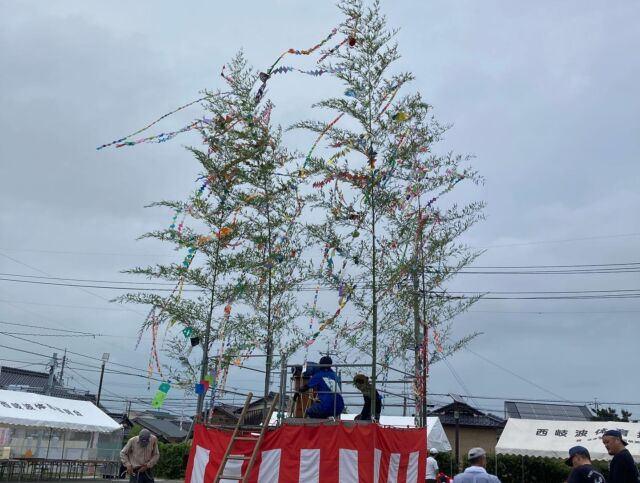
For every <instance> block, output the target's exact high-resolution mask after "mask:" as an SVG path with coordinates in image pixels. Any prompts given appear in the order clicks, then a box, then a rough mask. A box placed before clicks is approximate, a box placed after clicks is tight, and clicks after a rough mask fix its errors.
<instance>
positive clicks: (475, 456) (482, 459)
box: [453, 448, 500, 483]
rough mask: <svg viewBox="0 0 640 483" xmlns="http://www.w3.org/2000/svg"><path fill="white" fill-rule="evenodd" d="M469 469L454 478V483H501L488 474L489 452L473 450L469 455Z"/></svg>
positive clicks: (479, 449) (495, 477)
mask: <svg viewBox="0 0 640 483" xmlns="http://www.w3.org/2000/svg"><path fill="white" fill-rule="evenodd" d="M467 457H468V459H469V465H470V466H469V467H468V468H467V469H465V470H464V472H463V473H460V474H457V475H456V476H454V477H453V483H500V480H499V479H498V477H497V476H494V475H490V474H489V473H487V470H486V468H487V452H486V451H485V450H484V449H482V448H471V449H470V450H469V453H468V454H467Z"/></svg>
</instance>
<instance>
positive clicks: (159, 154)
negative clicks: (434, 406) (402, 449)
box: [0, 0, 640, 417]
mask: <svg viewBox="0 0 640 483" xmlns="http://www.w3.org/2000/svg"><path fill="white" fill-rule="evenodd" d="M383 8H384V11H385V12H386V13H387V15H388V19H389V22H390V24H391V25H392V26H397V27H399V28H400V29H401V30H400V33H399V35H398V40H399V42H400V50H401V52H402V54H403V58H402V60H401V62H400V66H399V67H401V68H403V69H408V70H412V71H413V72H414V73H415V75H416V77H417V80H416V82H415V83H414V84H413V86H412V88H413V89H416V90H419V91H420V92H421V93H422V94H423V95H424V97H425V98H426V99H427V100H428V101H429V102H430V103H431V104H432V105H434V107H435V114H436V116H437V118H438V119H439V120H440V121H442V122H444V123H450V124H452V125H453V128H452V129H451V131H450V132H449V133H448V135H447V138H446V141H445V142H444V143H443V144H442V146H441V149H442V150H445V149H454V150H456V151H457V152H460V153H473V154H475V155H476V157H477V158H476V160H475V161H474V164H475V166H476V167H477V168H478V169H479V170H480V172H481V173H482V174H483V175H484V177H485V178H486V181H487V182H486V185H485V186H483V187H481V188H479V189H475V190H473V191H469V190H461V191H460V192H459V194H457V195H456V196H460V197H461V201H465V200H469V199H483V200H485V201H486V202H487V203H488V206H487V209H486V215H487V220H486V221H485V222H483V223H481V224H479V225H477V226H476V227H475V228H473V230H471V231H470V232H469V233H468V235H467V236H466V237H465V241H466V242H467V243H468V244H469V245H471V246H473V247H482V248H486V249H487V250H486V253H485V254H484V255H483V256H482V257H481V258H480V259H479V260H478V262H476V265H480V266H512V265H513V266H523V265H527V266H528V265H571V264H614V263H630V262H640V256H638V254H637V251H638V242H639V241H640V219H639V217H638V216H637V214H636V210H637V207H638V205H639V204H640V194H639V191H638V189H637V184H638V181H639V180H640V167H639V164H638V163H637V154H638V152H639V148H640V136H638V122H637V118H638V114H639V113H640V100H639V99H640V98H639V96H638V95H637V85H638V79H639V77H640V59H639V58H638V56H637V55H634V52H635V50H636V49H637V46H638V45H639V41H640V32H638V29H637V26H636V19H637V18H638V17H639V14H640V4H638V2H636V1H632V0H621V1H618V2H606V3H603V2H599V1H595V0H594V1H591V0H588V1H584V0H580V1H577V0H576V1H563V2H558V1H553V0H546V1H539V2H508V1H506V0H502V1H485V2H477V1H473V0H467V1H458V2H448V1H444V0H431V1H427V2H418V1H412V2H409V1H404V2H390V1H386V2H383ZM340 20H341V19H340V17H339V13H338V11H337V10H336V9H335V7H334V6H333V4H332V2H312V3H309V2H295V1H293V0H281V1H272V2H258V1H247V2H235V3H233V2H205V1H197V2H181V3H180V4H178V3H176V2H168V1H154V2H152V1H138V2H125V1H110V2H97V1H87V0H81V1H80V0H78V1H70V0H60V1H56V2H38V1H24V0H23V1H9V0H0V106H1V111H0V204H1V206H2V209H0V272H1V273H3V274H17V275H43V276H45V275H46V276H57V277H69V278H87V279H104V280H124V279H125V276H123V275H121V274H120V273H119V272H120V271H121V270H123V269H125V268H128V267H131V266H132V265H134V264H144V263H147V262H156V261H170V260H175V255H174V254H172V253H171V252H170V251H168V250H167V248H166V247H162V246H159V245H157V244H154V243H152V242H137V241H135V239H136V237H137V236H139V235H140V234H141V233H143V232H145V231H147V230H149V229H154V228H159V227H163V226H165V225H167V224H168V223H169V222H170V214H168V213H165V212H162V211H158V210H148V209H144V208H143V207H144V205H145V204H148V203H149V202H152V201H154V200H159V199H163V198H177V199H182V198H184V197H185V196H186V194H187V193H188V192H189V191H190V190H192V189H193V187H194V178H195V176H196V174H197V172H198V170H197V165H196V163H195V161H194V159H193V158H192V157H191V156H190V155H189V154H188V153H187V152H186V151H184V149H183V148H182V145H184V144H188V143H189V142H192V141H193V140H194V139H195V138H189V137H188V136H184V137H181V138H178V139H175V140H173V141H172V142H168V143H164V144H160V145H142V146H138V147H135V148H125V149H117V150H115V149H112V150H103V151H96V150H95V147H96V146H98V145H100V144H103V143H105V142H109V141H111V140H113V139H116V138H118V137H120V136H122V135H125V134H128V133H129V132H132V131H134V130H136V129H138V128H139V127H142V126H144V125H146V124H147V123H148V122H150V121H152V120H154V119H155V118H157V117H159V116H160V115H162V114H164V113H165V112H168V111H170V110H172V109H173V108H175V107H177V106H179V105H181V104H183V103H186V102H188V101H190V100H193V99H195V98H197V97H198V92H199V91H200V90H201V89H203V88H211V89H214V88H216V87H220V86H221V82H220V81H221V79H220V77H219V72H220V68H221V65H222V64H223V63H224V62H226V61H227V60H228V59H229V58H230V57H231V56H232V55H233V54H234V53H235V52H236V51H237V50H238V49H239V48H243V49H244V50H245V53H246V55H247V57H248V59H249V61H250V62H251V63H252V64H253V65H254V66H256V67H257V68H264V67H266V66H268V65H270V64H271V63H272V62H273V60H274V59H275V58H276V57H277V56H278V55H279V54H280V53H281V52H282V51H283V50H284V49H286V48H289V47H295V48H306V47H310V46H312V45H314V44H315V43H316V42H317V41H318V40H319V39H321V38H323V37H324V36H325V35H326V33H327V32H328V31H329V30H330V29H331V28H332V27H333V26H335V25H337V24H338V23H339V22H340ZM292 62H294V61H292ZM312 62H313V61H312V60H308V59H295V64H296V65H300V66H301V67H302V66H307V65H311V64H312ZM269 87H270V97H271V99H272V100H273V101H274V103H275V104H276V111H275V113H274V120H275V121H276V122H279V123H282V124H283V125H287V124H289V123H290V122H292V121H294V120H296V119H299V118H301V117H308V116H310V115H311V116H317V115H318V114H316V113H313V112H312V111H311V110H310V106H311V104H312V103H313V102H314V101H316V100H318V99H320V98H321V97H322V96H323V95H328V94H330V93H331V92H332V89H333V88H334V87H335V86H333V85H331V84H330V83H327V82H326V81H325V80H324V79H323V78H320V79H317V78H311V77H306V76H296V75H294V74H289V75H287V76H282V77H281V78H279V79H278V81H277V82H272V83H270V86H269ZM199 114H201V112H200V110H199V109H198V108H197V107H194V108H193V109H190V110H187V111H183V112H181V113H180V114H178V115H176V116H173V117H171V118H169V119H167V120H165V121H164V122H163V123H162V124H161V125H159V127H158V129H157V130H155V131H153V132H154V133H157V132H161V131H168V130H171V129H174V128H180V127H182V126H183V125H185V124H187V123H188V122H189V120H191V119H192V118H193V117H195V116H197V115H199ZM289 141H290V142H291V143H292V144H293V145H294V146H295V147H299V148H300V149H308V143H307V144H300V145H298V146H296V142H297V141H299V139H296V138H295V137H294V138H289ZM3 277H4V278H7V277H6V276H4V275H3ZM14 278H15V277H14ZM639 278H640V277H639V275H638V273H635V272H630V273H614V274H578V275H531V274H520V275H487V274H476V275H471V274H468V275H461V276H460V277H459V279H458V281H457V282H456V284H455V288H456V289H458V290H464V291H527V292H531V291H581V290H623V289H624V290H636V292H635V293H636V294H640V280H639ZM114 295H115V292H113V291H107V290H99V289H91V290H85V289H78V288H68V287H55V286H44V285H34V284H25V283H15V282H9V281H2V280H0V321H1V322H4V325H0V330H1V331H2V332H8V333H11V334H13V335H18V334H17V333H25V334H29V333H32V332H37V331H38V330H37V329H30V328H28V327H20V326H15V325H8V324H7V322H8V323H18V324H32V325H41V326H48V327H56V328H63V329H72V330H86V331H87V332H91V333H101V334H107V335H109V337H98V338H95V339H91V338H86V337H82V338H72V337H46V338H43V337H35V336H29V335H24V336H23V335H19V336H20V337H25V338H27V339H32V340H35V341H38V342H40V343H44V344H49V345H52V346H55V347H60V348H63V347H66V348H68V349H69V350H72V351H75V352H78V353H82V354H87V355H92V356H95V357H98V358H99V357H100V356H101V355H102V353H103V352H110V353H111V360H112V361H114V362H117V363H120V364H126V365H130V366H133V367H136V368H140V369H144V368H145V367H146V365H147V359H148V353H149V338H148V337H145V338H144V340H143V343H142V344H141V346H140V348H139V349H138V350H137V351H134V345H135V340H136V333H137V330H138V328H139V326H140V323H141V322H142V320H143V318H144V310H143V309H142V308H136V307H131V308H123V307H121V306H114V305H113V304H110V303H108V302H107V301H108V300H109V299H110V298H112V297H113V296H114ZM508 296H511V295H508ZM639 314H640V301H639V299H638V298H628V299H593V300H584V299H583V300H490V299H487V300H483V301H481V302H479V303H478V304H477V305H476V306H475V307H474V308H473V309H472V310H471V311H470V312H469V313H468V314H465V315H463V316H460V317H459V318H458V319H457V320H456V321H455V327H456V329H455V331H456V333H457V334H459V335H462V334H465V333H468V332H470V331H481V332H482V333H483V334H482V335H481V336H480V337H479V338H478V339H476V340H475V341H474V342H473V343H472V344H471V345H470V347H469V349H470V351H463V352H460V353H458V354H456V355H455V356H453V357H452V358H451V360H450V366H449V367H448V366H447V365H444V364H438V365H436V366H435V367H434V368H433V369H432V373H431V379H430V389H431V391H433V392H435V393H449V392H454V393H461V394H465V393H468V394H471V395H475V396H492V397H493V396H495V397H502V396H505V397H527V398H551V399H555V398H556V396H559V397H560V398H562V399H567V400H590V401H593V400H594V398H597V399H598V400H599V401H628V402H633V403H635V404H637V405H638V406H640V389H638V386H637V384H634V383H633V382H634V381H635V376H636V372H637V367H638V366H639V364H640V351H639V350H638V347H637V345H638V344H637V341H638V337H637V333H638V324H637V321H638V316H639ZM0 340H1V341H2V342H0V344H2V345H5V346H11V347H13V348H17V349H20V350H28V351H32V352H35V353H37V354H43V355H50V354H51V353H52V352H53V349H50V348H46V347H42V346H39V345H35V344H33V343H31V342H26V341H20V340H16V339H14V338H11V337H9V336H7V335H6V334H5V335H0ZM58 352H59V351H58ZM0 359H4V361H0V362H1V363H4V364H6V365H12V366H24V365H26V364H28V363H35V364H34V365H31V366H29V367H32V368H34V369H42V368H43V367H44V366H43V364H44V363H45V362H46V359H45V358H44V357H42V356H38V355H35V354H27V353H24V352H18V351H15V350H12V349H8V348H6V347H0ZM70 359H71V361H72V362H70V367H71V368H75V369H74V370H69V371H67V373H66V375H67V376H69V377H70V378H71V380H70V384H71V385H74V386H76V387H79V388H82V387H85V388H88V389H91V390H94V391H95V384H96V383H97V380H98V374H97V372H94V370H96V369H94V368H87V367H83V365H82V363H83V362H86V363H89V364H90V365H92V366H97V365H98V364H99V363H98V362H97V361H91V360H89V359H84V358H82V357H80V356H74V355H70ZM14 361H20V362H14ZM252 364H253V365H254V366H257V365H259V363H258V362H257V361H254V362H252ZM111 367H112V368H113V369H116V368H117V367H116V366H111ZM450 368H453V370H454V371H455V372H456V373H457V375H458V378H456V377H454V376H453V375H452V372H451V369H450ZM80 369H90V371H81V370H80ZM121 369H123V370H125V371H126V370H127V369H124V368H121ZM74 371H75V372H74ZM507 371H511V373H509V372H507ZM514 374H516V375H517V376H516V375H514ZM259 377H260V376H259V375H257V374H254V373H249V374H247V373H246V372H243V373H240V374H234V375H233V378H232V380H230V382H229V386H231V387H238V388H241V389H248V388H250V387H253V388H254V389H256V388H260V387H261V386H260V385H259V384H258V379H259ZM458 379H459V380H461V381H462V382H463V384H464V387H462V386H461V384H460V382H459V381H458ZM632 381H633V382H632ZM155 387H156V383H153V384H152V388H151V394H152V393H153V392H154V391H155ZM105 388H106V389H107V390H108V391H110V393H111V394H110V395H108V397H111V398H114V399H115V396H113V393H116V394H117V395H118V396H120V397H122V396H140V395H143V396H145V397H148V396H147V393H146V392H145V391H146V382H145V380H144V378H134V377H129V376H123V375H116V374H108V375H107V377H106V378H105ZM173 396H174V397H178V396H180V397H181V393H178V392H177V393H175V394H173ZM189 397H191V396H189ZM438 400H444V399H442V398H440V399H438ZM474 401H475V402H477V403H478V405H479V406H480V407H482V408H484V409H491V410H494V411H501V409H502V403H501V401H497V400H489V399H480V398H475V399H474ZM113 404H114V407H119V408H122V407H123V404H121V403H115V402H114V403H113ZM638 406H630V405H627V407H629V409H631V411H632V412H633V413H634V415H635V416H636V417H640V407H638ZM176 407H177V406H174V407H172V408H173V409H175V408H176Z"/></svg>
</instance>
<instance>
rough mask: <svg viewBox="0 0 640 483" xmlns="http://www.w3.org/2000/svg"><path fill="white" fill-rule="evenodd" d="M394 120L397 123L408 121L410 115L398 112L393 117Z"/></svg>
mask: <svg viewBox="0 0 640 483" xmlns="http://www.w3.org/2000/svg"><path fill="white" fill-rule="evenodd" d="M392 119H393V120H394V121H397V122H404V121H406V120H407V119H409V114H407V113H406V112H404V111H400V112H396V113H395V114H394V115H393V117H392Z"/></svg>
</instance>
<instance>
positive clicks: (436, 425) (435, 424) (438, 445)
mask: <svg viewBox="0 0 640 483" xmlns="http://www.w3.org/2000/svg"><path fill="white" fill-rule="evenodd" d="M356 416H357V415H356V414H341V415H340V419H341V420H343V421H351V420H353V419H354V418H355V417H356ZM380 424H381V425H383V426H392V427H394V428H415V426H416V423H415V419H414V417H413V416H387V415H385V414H383V415H381V416H380ZM427 445H428V446H429V449H431V448H435V449H437V450H438V451H441V452H442V451H451V444H450V443H449V438H447V434H446V433H445V432H444V428H443V427H442V423H441V422H440V419H439V418H437V417H435V416H432V417H428V418H427Z"/></svg>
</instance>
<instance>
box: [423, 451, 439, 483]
mask: <svg viewBox="0 0 640 483" xmlns="http://www.w3.org/2000/svg"><path fill="white" fill-rule="evenodd" d="M437 454H438V450H437V449H435V448H431V449H430V450H429V457H428V458H427V474H426V480H425V483H436V478H437V476H438V461H437V460H436V455H437Z"/></svg>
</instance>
